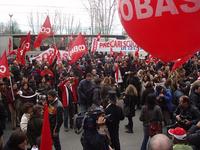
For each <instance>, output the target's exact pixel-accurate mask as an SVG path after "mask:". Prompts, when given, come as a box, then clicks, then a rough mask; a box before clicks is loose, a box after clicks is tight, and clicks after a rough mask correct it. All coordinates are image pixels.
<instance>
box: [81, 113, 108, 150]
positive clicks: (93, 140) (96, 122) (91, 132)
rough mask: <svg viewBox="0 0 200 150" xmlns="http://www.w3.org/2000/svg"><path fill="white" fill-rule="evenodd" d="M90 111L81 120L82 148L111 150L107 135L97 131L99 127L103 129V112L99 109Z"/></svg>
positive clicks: (84, 149)
mask: <svg viewBox="0 0 200 150" xmlns="http://www.w3.org/2000/svg"><path fill="white" fill-rule="evenodd" d="M90 113H91V114H88V115H87V117H85V119H84V122H83V129H84V132H83V134H82V136H81V144H82V146H83V150H111V149H110V148H109V140H108V137H107V135H106V134H104V133H101V132H99V131H98V130H101V128H102V130H104V127H103V126H104V125H105V121H106V119H105V117H104V114H102V112H100V111H96V112H95V113H94V112H92V111H91V112H90ZM94 114H95V115H94ZM96 115H97V116H96Z"/></svg>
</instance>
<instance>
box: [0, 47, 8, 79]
mask: <svg viewBox="0 0 200 150" xmlns="http://www.w3.org/2000/svg"><path fill="white" fill-rule="evenodd" d="M9 76H10V71H9V67H8V60H7V56H6V51H4V53H3V55H2V57H1V59H0V78H5V77H9Z"/></svg>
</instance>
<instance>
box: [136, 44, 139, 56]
mask: <svg viewBox="0 0 200 150" xmlns="http://www.w3.org/2000/svg"><path fill="white" fill-rule="evenodd" d="M135 57H136V58H139V47H138V46H137V50H136V51H135Z"/></svg>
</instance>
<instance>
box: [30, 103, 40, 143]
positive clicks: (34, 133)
mask: <svg viewBox="0 0 200 150" xmlns="http://www.w3.org/2000/svg"><path fill="white" fill-rule="evenodd" d="M42 115H43V107H42V106H40V105H35V106H34V107H33V114H32V115H31V118H30V120H29V122H28V127H27V138H28V142H29V144H30V145H31V147H33V146H34V145H35V146H39V145H38V143H37V141H38V139H39V138H40V136H41V132H42V123H43V119H42Z"/></svg>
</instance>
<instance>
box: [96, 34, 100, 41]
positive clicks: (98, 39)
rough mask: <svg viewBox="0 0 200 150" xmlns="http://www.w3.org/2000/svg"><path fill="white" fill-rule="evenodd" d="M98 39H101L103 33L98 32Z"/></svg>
mask: <svg viewBox="0 0 200 150" xmlns="http://www.w3.org/2000/svg"><path fill="white" fill-rule="evenodd" d="M96 39H97V41H100V39H101V33H98V35H97V38H96Z"/></svg>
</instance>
